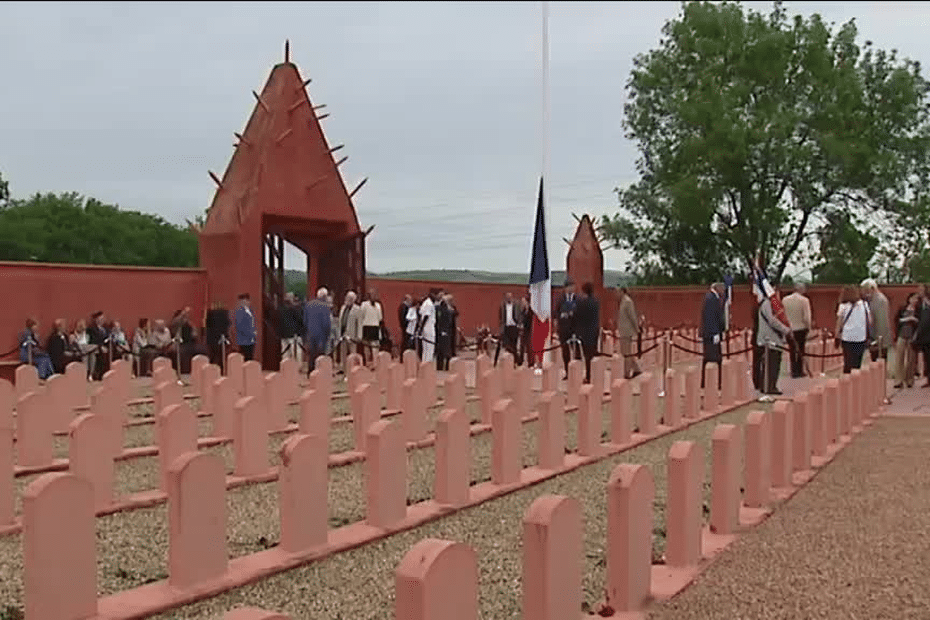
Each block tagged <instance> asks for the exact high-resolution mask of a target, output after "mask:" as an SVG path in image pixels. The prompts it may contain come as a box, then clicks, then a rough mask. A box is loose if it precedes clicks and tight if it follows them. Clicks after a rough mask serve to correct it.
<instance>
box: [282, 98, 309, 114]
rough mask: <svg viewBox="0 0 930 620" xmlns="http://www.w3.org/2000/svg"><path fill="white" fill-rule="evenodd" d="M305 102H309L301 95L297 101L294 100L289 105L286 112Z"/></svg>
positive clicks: (290, 111)
mask: <svg viewBox="0 0 930 620" xmlns="http://www.w3.org/2000/svg"><path fill="white" fill-rule="evenodd" d="M305 103H309V100H308V99H307V98H306V97H301V98H300V99H298V100H297V101H295V102H294V103H292V104H291V105H290V107H289V108H288V109H287V113H288V114H290V113H292V112H293V111H294V110H296V109H297V108H299V107H300V106H302V105H303V104H305Z"/></svg>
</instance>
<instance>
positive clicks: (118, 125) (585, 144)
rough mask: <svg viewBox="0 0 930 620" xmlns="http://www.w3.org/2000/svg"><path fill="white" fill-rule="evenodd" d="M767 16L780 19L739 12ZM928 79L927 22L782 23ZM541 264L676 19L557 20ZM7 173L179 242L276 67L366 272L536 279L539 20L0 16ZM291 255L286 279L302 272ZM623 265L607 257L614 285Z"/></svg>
mask: <svg viewBox="0 0 930 620" xmlns="http://www.w3.org/2000/svg"><path fill="white" fill-rule="evenodd" d="M747 4H748V5H750V6H753V7H755V8H760V9H763V10H768V7H769V6H771V5H770V3H757V2H749V3H747ZM786 5H787V6H788V8H789V10H791V11H797V12H801V13H805V14H809V13H812V12H819V13H821V14H822V15H824V16H825V17H826V18H827V20H828V21H836V22H838V23H839V22H843V21H846V20H847V19H849V18H851V17H855V18H857V21H858V24H859V27H860V33H861V36H862V39H863V40H864V39H866V38H868V39H872V40H873V41H874V42H875V43H876V45H877V46H879V47H883V48H889V49H890V48H897V49H899V50H900V52H901V53H903V54H904V55H907V56H910V57H912V58H915V59H917V60H921V61H924V64H925V65H926V64H930V39H928V37H927V36H926V24H928V23H930V6H928V4H926V3H916V2H915V3H905V2H897V3H894V2H882V3H871V2H862V3H857V2H846V3H841V2H836V3H811V2H788V3H786ZM550 6H551V18H550V41H551V45H550V47H551V97H552V119H551V136H552V138H551V177H550V179H549V180H548V186H549V202H548V204H549V207H550V209H552V228H553V230H551V231H550V238H551V240H552V241H553V243H554V245H553V247H552V249H551V252H550V261H551V266H552V268H553V269H562V268H564V260H565V250H566V245H565V243H564V242H562V241H561V238H562V237H571V235H572V234H573V232H574V228H575V221H574V219H573V217H572V213H577V214H579V215H580V214H581V213H585V212H587V213H590V214H592V215H600V214H603V213H609V212H612V211H613V209H614V206H615V202H616V199H615V196H614V194H613V193H612V190H613V188H614V187H616V186H617V185H623V184H627V183H629V182H631V181H632V180H634V178H635V169H634V162H635V160H636V155H637V153H636V149H635V147H634V145H633V144H632V143H631V142H629V141H628V140H626V139H625V138H624V135H623V134H624V132H623V129H622V125H621V123H622V109H623V103H624V99H625V95H624V86H625V83H626V80H627V77H628V75H629V71H630V67H631V62H632V59H633V57H634V56H635V55H636V54H637V53H640V52H645V51H647V50H648V49H650V48H652V47H654V46H655V45H656V44H657V43H658V40H659V35H660V29H661V27H662V25H663V23H664V22H665V21H666V20H667V19H669V18H672V17H674V16H675V15H676V14H677V13H678V11H679V7H680V5H679V3H678V2H649V3H635V2H629V3H627V2H621V3H576V2H572V3H567V2H566V3H563V2H552V3H550ZM0 24H2V31H3V34H2V35H0V79H2V95H0V172H2V173H3V176H4V178H5V179H7V180H8V181H10V186H11V190H12V192H13V194H14V196H17V197H25V196H27V195H29V194H31V193H34V192H37V191H55V192H59V191H77V192H81V193H83V194H86V195H90V196H94V197H96V198H98V199H100V200H103V201H105V202H114V203H118V204H119V205H120V206H121V207H123V208H126V209H137V210H141V211H148V212H153V213H158V214H160V215H162V216H163V217H165V218H166V219H168V220H170V221H173V222H183V221H184V219H185V218H190V217H193V216H195V215H197V214H200V213H202V212H203V211H204V209H205V208H206V207H207V206H208V205H209V203H210V201H211V199H212V195H213V192H214V189H215V188H214V184H213V182H212V181H211V180H210V178H209V177H208V175H207V170H208V169H210V170H213V171H215V172H216V173H217V174H218V175H220V176H222V173H223V171H224V170H225V168H226V165H227V163H228V161H229V157H230V156H231V154H232V140H233V135H232V134H233V132H234V131H241V130H242V128H243V127H244V126H245V123H246V121H247V119H248V117H249V115H250V114H251V111H252V108H253V106H254V103H255V102H254V99H253V98H252V95H251V94H250V91H251V90H252V89H255V90H261V87H262V85H263V84H264V82H265V80H266V79H267V77H268V73H269V71H270V69H271V68H272V66H273V65H274V64H275V63H277V62H281V60H282V59H283V43H284V40H285V39H286V38H289V39H290V41H291V58H292V60H293V61H294V62H296V63H297V65H298V67H299V68H300V70H301V71H302V72H303V74H304V77H305V78H312V79H313V83H312V84H311V85H310V87H309V94H310V98H311V100H312V101H313V103H314V104H317V105H318V104H322V103H325V104H327V111H328V112H330V114H331V116H330V117H329V118H327V119H326V120H324V121H323V124H324V131H325V132H326V135H327V138H328V140H329V141H330V143H331V144H333V145H335V144H341V143H344V144H345V145H346V147H345V149H344V151H343V152H344V153H345V154H347V155H348V156H349V160H348V161H347V162H346V164H345V165H343V166H342V167H341V170H342V172H343V174H344V175H345V179H346V185H347V186H349V187H350V188H351V187H354V186H355V184H356V183H357V182H358V181H359V180H361V179H362V178H363V177H366V176H367V177H369V182H368V184H367V185H366V186H365V187H364V188H363V189H362V190H361V191H360V192H359V194H357V195H356V199H355V203H356V208H357V210H358V213H359V219H360V220H361V222H362V225H363V226H364V227H367V226H369V225H372V224H374V225H375V226H376V228H375V231H374V232H373V233H372V235H371V236H370V237H369V244H368V266H369V269H371V270H372V271H379V272H384V271H393V270H401V269H418V268H420V269H431V268H449V269H483V270H491V271H527V270H528V267H529V254H530V238H531V231H532V224H533V212H534V208H535V193H536V187H537V183H538V176H539V172H540V169H541V159H542V155H541V152H542V146H541V145H542V140H541V134H542V132H541V124H542V123H541V116H542V113H541V108H542V106H541V69H540V64H541V62H540V58H541V9H540V3H539V2H526V3H506V2H501V3H497V2H495V3H489V4H482V3H454V4H453V3H448V4H446V3H427V2H423V3H415V4H414V3H410V4H407V3H343V2H339V3H327V2H319V3H300V4H280V3H260V4H259V3H255V4H252V3H245V2H242V3H209V4H208V3H203V4H200V3H193V2H191V3H151V4H142V3H100V4H96V3H94V4H88V3H40V2H28V3H16V2H4V3H0ZM296 258H297V255H296V254H295V253H291V254H290V255H289V260H288V265H287V266H288V267H289V268H291V267H294V268H302V265H301V264H300V263H299V261H297V260H296ZM622 263H623V257H622V256H620V254H619V253H618V252H616V251H608V252H607V253H606V266H607V267H608V268H620V267H622Z"/></svg>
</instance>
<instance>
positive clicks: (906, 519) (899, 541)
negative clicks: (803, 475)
mask: <svg viewBox="0 0 930 620" xmlns="http://www.w3.org/2000/svg"><path fill="white" fill-rule="evenodd" d="M887 413H889V414H907V416H908V417H898V415H895V416H894V417H892V416H890V415H889V416H885V417H882V418H879V419H878V420H876V421H875V423H874V424H873V425H872V427H871V428H869V429H868V430H866V431H865V432H863V433H861V434H860V435H859V436H858V437H856V439H855V440H854V441H853V443H852V444H851V445H849V446H847V447H846V449H844V450H843V451H842V452H841V453H840V454H839V455H838V456H837V458H836V459H835V460H834V461H833V462H832V463H830V464H829V465H828V466H827V467H826V468H825V469H824V470H823V471H822V472H820V474H819V475H818V476H817V477H816V478H815V479H814V480H813V481H811V483H810V484H809V485H808V486H807V487H805V488H804V489H802V490H801V491H799V492H798V494H797V495H795V497H794V498H792V499H791V500H790V501H789V502H788V503H787V504H784V505H782V506H780V507H779V508H778V509H777V510H776V512H775V514H774V515H773V516H772V517H770V518H769V519H768V520H767V521H766V522H765V523H763V524H762V525H760V526H759V527H757V528H755V529H754V530H752V531H751V532H749V533H747V534H746V535H745V536H743V537H741V538H740V539H739V540H738V541H737V542H736V543H734V544H733V545H732V547H730V548H729V549H727V550H726V551H725V552H724V553H723V555H722V556H721V557H720V558H719V559H718V560H717V561H716V562H714V564H712V565H711V566H710V567H709V568H708V569H707V571H706V572H705V573H703V574H702V575H701V576H700V577H699V578H698V580H697V581H696V582H695V583H694V584H693V585H692V586H691V587H690V588H688V589H687V590H685V591H684V592H683V593H681V594H680V595H679V596H678V597H676V598H675V599H673V600H671V601H668V602H666V603H664V604H662V605H659V606H657V607H656V608H655V609H654V610H653V612H652V613H651V614H650V615H649V617H650V618H651V619H654V620H666V619H668V620H671V619H684V618H700V619H701V620H717V619H719V620H737V619H739V620H782V619H784V620H788V619H791V620H795V619H796V620H810V619H815V618H831V619H832V618H835V619H837V620H841V619H842V620H859V619H861V620H866V619H868V620H883V619H888V620H891V619H894V620H903V619H908V620H910V619H913V620H927V619H928V618H930V458H928V455H930V389H914V390H906V391H904V392H900V393H898V394H896V395H894V398H893V405H892V406H890V407H889V408H888V412H887Z"/></svg>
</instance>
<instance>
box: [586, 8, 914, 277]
mask: <svg viewBox="0 0 930 620" xmlns="http://www.w3.org/2000/svg"><path fill="white" fill-rule="evenodd" d="M662 32H663V35H664V36H663V38H662V40H661V42H660V44H659V47H658V48H657V49H654V50H652V51H650V52H648V53H647V54H643V55H640V56H638V57H637V58H636V59H635V60H634V68H633V71H632V74H631V77H630V80H629V82H628V84H627V90H628V94H629V97H628V100H629V102H628V103H627V105H626V108H625V112H626V118H625V125H626V128H627V130H628V136H629V137H630V138H631V139H634V140H636V142H637V143H638V146H639V149H640V152H641V155H642V156H641V158H640V160H639V161H638V162H637V168H638V171H639V175H640V180H639V181H638V182H637V183H636V184H635V185H633V186H632V187H630V188H627V189H624V190H621V191H618V193H619V197H620V201H619V202H620V212H619V213H618V214H617V215H615V216H612V217H607V216H605V217H604V218H603V219H602V221H601V222H600V228H601V233H602V235H603V236H604V238H605V239H608V240H610V241H611V242H612V243H613V244H614V246H615V247H617V248H621V249H625V250H627V251H629V252H630V253H631V255H632V259H631V261H630V262H631V267H633V268H634V271H635V273H636V275H637V276H638V278H639V280H640V281H650V282H663V283H665V282H669V283H670V282H675V283H680V284H685V283H699V282H700V283H706V282H707V281H708V280H710V279H716V278H719V275H720V273H721V272H723V271H727V270H732V269H740V268H744V267H745V265H746V264H747V261H752V260H753V259H754V258H755V257H756V256H760V257H761V259H762V261H763V263H764V264H766V265H767V267H768V270H769V275H770V276H772V277H773V278H774V279H776V280H778V279H780V278H781V277H782V275H783V274H784V272H785V269H786V267H787V265H788V264H789V262H792V261H793V260H794V259H796V258H797V256H799V254H798V252H799V250H802V251H803V250H804V249H806V248H809V247H812V246H813V245H814V244H816V235H817V231H818V229H819V228H820V227H822V226H824V225H827V224H828V223H829V221H830V219H829V218H830V217H831V215H832V214H834V213H838V212H841V211H844V210H850V209H851V210H854V211H855V212H857V213H864V212H872V213H886V214H888V215H889V218H890V219H895V217H896V216H895V210H896V208H897V206H898V205H900V204H901V202H902V201H903V200H904V199H905V198H906V197H907V196H908V195H910V194H912V193H913V192H914V191H915V187H919V186H920V185H919V183H918V184H917V185H915V177H918V176H920V174H921V171H922V169H926V168H927V167H928V166H927V162H928V157H927V156H928V152H930V131H928V126H930V124H928V108H927V105H926V96H927V92H928V86H927V82H926V81H925V80H924V79H923V77H921V75H920V67H919V65H918V64H917V63H915V62H911V61H909V60H899V59H898V58H897V54H896V52H894V51H892V52H890V53H887V52H884V51H880V50H874V49H873V48H872V44H871V43H870V42H866V43H865V44H864V45H863V47H861V48H860V47H859V46H858V45H857V44H856V36H857V30H856V27H855V24H854V22H852V21H850V22H849V23H847V24H844V25H843V26H842V27H840V28H839V29H837V30H834V29H832V28H831V27H830V26H828V25H827V24H825V23H824V22H823V21H822V19H821V18H820V16H819V15H813V16H811V17H809V18H803V17H800V16H797V17H794V18H793V19H789V18H788V16H787V14H786V12H785V10H784V9H783V8H782V6H781V4H780V3H778V2H776V3H775V5H774V8H773V10H772V12H771V13H770V14H768V15H763V14H761V13H758V12H756V11H751V10H750V11H744V10H743V8H742V7H741V6H740V5H739V4H736V3H731V2H723V3H711V2H688V3H685V4H683V8H682V13H681V15H680V16H679V17H678V18H677V19H674V20H671V21H669V22H668V23H667V24H666V25H665V27H664V28H663V31H662ZM924 178H930V175H926V176H925V177H924ZM924 212H926V209H924ZM891 224H892V226H895V225H897V222H896V221H893V222H892V223H891Z"/></svg>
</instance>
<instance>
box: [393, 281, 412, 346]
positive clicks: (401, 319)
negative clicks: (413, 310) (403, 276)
mask: <svg viewBox="0 0 930 620" xmlns="http://www.w3.org/2000/svg"><path fill="white" fill-rule="evenodd" d="M412 305H413V298H412V297H411V296H410V295H409V294H407V295H404V301H402V302H401V303H400V306H398V307H397V324H398V325H399V326H400V331H399V332H398V333H399V334H400V354H401V355H403V354H404V351H406V350H407V349H412V348H413V343H412V342H411V338H410V336H409V335H408V334H407V313H408V312H410V306H412Z"/></svg>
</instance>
